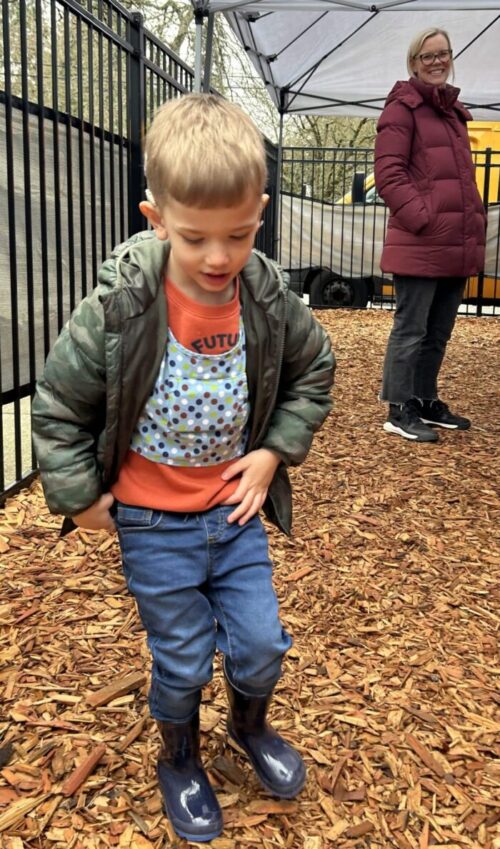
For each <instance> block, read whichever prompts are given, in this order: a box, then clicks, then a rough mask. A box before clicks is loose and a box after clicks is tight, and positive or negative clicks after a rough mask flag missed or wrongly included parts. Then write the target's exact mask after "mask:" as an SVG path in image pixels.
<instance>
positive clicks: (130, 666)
mask: <svg viewBox="0 0 500 849" xmlns="http://www.w3.org/2000/svg"><path fill="white" fill-rule="evenodd" d="M318 317H319V318H320V320H321V321H322V322H323V324H324V326H325V327H326V329H327V330H328V331H329V333H330V334H331V337H332V341H333V345H334V349H335V351H336V354H337V359H338V373H337V381H336V388H335V393H334V397H335V411H334V413H333V414H332V415H331V416H330V418H329V419H328V421H327V423H326V424H325V426H324V427H323V429H322V430H321V432H320V433H319V434H318V435H317V436H316V438H315V441H314V445H313V448H312V451H311V453H310V455H309V457H308V460H307V462H306V463H305V464H304V465H303V466H302V467H301V468H299V469H295V470H294V471H293V484H294V491H295V520H294V536H293V538H290V539H289V538H286V537H284V536H283V535H280V534H278V533H277V532H275V531H274V530H273V529H270V544H271V552H272V556H273V559H274V562H275V564H276V569H275V578H276V588H277V592H278V595H279V598H280V602H281V613H282V619H283V621H284V623H285V625H286V627H287V628H288V629H289V630H290V631H291V633H292V634H293V637H294V646H293V648H292V650H291V651H290V653H289V655H288V656H287V659H286V661H285V665H284V676H283V679H282V681H281V682H280V684H279V686H278V689H277V692H276V699H275V703H274V706H273V708H272V714H271V718H272V720H273V723H274V725H275V726H276V727H277V728H278V729H279V730H280V732H281V733H283V734H284V736H286V737H287V739H288V740H290V741H291V742H292V743H293V744H295V745H296V746H297V747H298V748H299V749H300V751H301V752H302V754H303V756H304V758H305V760H306V763H307V767H308V783H307V786H306V789H305V790H304V791H303V793H302V794H301V795H300V797H299V798H298V799H297V800H294V801H291V802H283V801H278V800H276V799H273V798H271V797H269V796H268V795H266V793H265V792H264V791H263V790H262V789H260V787H259V785H258V784H257V781H256V779H255V778H254V776H253V775H252V773H251V771H250V768H249V765H248V763H246V762H245V760H244V759H243V758H242V756H241V755H240V754H239V753H238V752H236V751H235V750H234V749H233V748H232V747H231V746H229V745H228V743H227V739H226V733H225V713H226V703H225V696H224V693H223V687H222V682H221V674H220V663H219V661H217V662H216V668H215V675H214V680H213V683H212V684H211V685H210V686H209V687H208V688H207V690H206V691H205V693H204V702H203V732H204V733H203V753H204V758H205V761H206V763H207V765H208V767H209V771H210V775H211V778H212V779H213V782H214V784H215V786H216V788H217V793H218V798H219V800H220V803H221V805H222V807H223V810H224V818H225V830H224V834H223V836H222V837H221V838H219V839H218V840H215V841H213V843H212V844H211V845H213V846H214V849H247V847H248V849H254V847H255V849H257V847H262V848H263V849H275V847H278V848H279V847H283V849H327V847H338V849H347V848H348V847H349V849H350V848H351V847H352V849H364V847H377V849H378V848H379V847H384V849H385V847H387V848H388V849H391V847H396V849H428V848H429V847H433V849H441V847H448V849H467V848H468V847H470V849H479V847H481V848H482V849H498V847H500V836H499V830H498V821H499V817H500V795H499V793H498V787H499V772H498V761H496V760H495V756H496V755H498V739H499V734H498V732H499V728H500V725H499V723H498V711H497V707H498V691H497V690H496V689H495V688H496V680H498V679H495V675H496V673H497V672H498V656H497V632H498V623H499V609H498V593H499V581H498V579H499V571H500V570H499V565H500V564H499V556H498V555H499V548H498V529H499V524H500V523H499V513H500V510H499V506H500V505H499V494H498V419H499V415H498V412H499V410H498V374H499V353H498V351H499V345H498V343H499V336H500V333H499V324H498V320H497V319H486V318H485V319H468V318H467V319H465V318H462V319H459V320H458V322H457V326H456V330H455V333H454V336H453V339H452V341H451V343H450V345H449V350H448V356H447V359H446V361H445V365H444V367H443V372H442V381H441V387H442V397H443V398H444V399H445V400H446V401H448V402H449V403H450V406H451V407H452V409H455V410H456V411H457V412H461V413H464V414H466V415H470V416H471V418H472V419H473V428H472V430H471V431H469V432H467V433H453V432H440V437H441V438H440V441H439V443H438V444H436V445H425V444H414V443H410V442H407V441H405V440H403V439H400V438H398V437H395V436H390V435H386V434H385V433H384V432H383V431H382V423H383V421H384V409H383V407H382V406H381V405H380V404H379V403H378V402H377V394H378V391H379V385H380V373H381V366H382V359H383V352H384V347H385V342H386V339H387V335H388V332H389V329H390V325H391V316H390V315H389V314H385V313H380V312H375V311H373V312H370V311H368V312H366V311H360V312H349V311H334V312H328V311H325V312H321V313H319V314H318ZM59 524H60V522H59V518H58V517H54V516H51V515H50V514H49V513H48V511H47V509H46V507H45V504H44V501H43V497H42V495H41V491H40V488H39V485H38V484H35V485H34V486H33V487H32V488H31V489H30V490H25V491H23V492H22V493H21V494H20V495H18V496H17V497H16V498H13V499H11V500H10V501H8V503H7V505H6V508H5V510H4V511H3V512H2V513H0V584H1V585H0V628H1V645H0V662H1V663H0V683H1V688H2V692H3V696H2V702H3V709H2V715H1V716H0V845H1V846H2V847H5V849H107V847H118V849H129V847H130V849H167V847H179V849H181V847H183V846H186V845H187V844H186V842H185V841H182V840H179V839H178V838H176V837H175V835H174V833H173V831H172V829H171V827H170V825H169V823H168V821H167V820H166V818H165V817H164V815H163V813H162V808H161V800H160V796H159V791H158V788H157V784H156V779H155V756H156V752H157V750H158V736H157V733H156V730H155V728H154V724H153V722H152V721H151V720H150V719H149V717H148V713H147V702H146V694H147V678H148V674H149V663H148V652H147V648H146V644H145V639H144V632H143V631H142V629H141V625H140V622H139V621H138V618H137V615H136V612H135V607H134V603H133V601H132V599H131V598H130V597H129V596H128V594H127V592H126V590H125V585H124V580H123V577H122V573H121V570H120V561H119V553H118V546H117V542H116V539H115V538H114V537H108V536H107V535H106V534H97V535H91V534H86V533H83V532H77V533H73V534H70V535H69V536H68V537H66V538H64V539H62V540H61V539H60V538H59V535H58V529H59Z"/></svg>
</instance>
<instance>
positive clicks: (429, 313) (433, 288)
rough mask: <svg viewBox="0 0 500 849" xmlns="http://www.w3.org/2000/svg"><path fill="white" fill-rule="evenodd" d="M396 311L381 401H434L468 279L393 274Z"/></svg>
mask: <svg viewBox="0 0 500 849" xmlns="http://www.w3.org/2000/svg"><path fill="white" fill-rule="evenodd" d="M394 286H395V289H396V312H395V314H394V324H393V327H392V331H391V334H390V336H389V342H388V344H387V351H386V354H385V361H384V375H383V379H382V391H381V393H380V400H381V401H389V403H390V404H404V402H405V401H408V400H409V399H410V398H421V399H423V400H425V401H433V400H435V399H436V398H437V397H438V388H437V378H438V374H439V370H440V368H441V364H442V362H443V359H444V354H445V351H446V345H447V344H448V340H449V338H450V336H451V332H452V330H453V327H454V324H455V319H456V316H457V312H458V308H459V306H460V303H461V301H462V297H463V293H464V286H465V277H443V278H430V277H403V276H400V275H397V274H395V275H394Z"/></svg>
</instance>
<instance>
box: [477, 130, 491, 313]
mask: <svg viewBox="0 0 500 849" xmlns="http://www.w3.org/2000/svg"><path fill="white" fill-rule="evenodd" d="M490 169H491V147H487V148H486V150H485V156H484V187H483V204H484V208H485V210H486V214H488V204H489V196H490ZM483 296H484V270H483V271H480V272H479V274H478V275H477V307H476V315H477V316H480V315H482V314H483Z"/></svg>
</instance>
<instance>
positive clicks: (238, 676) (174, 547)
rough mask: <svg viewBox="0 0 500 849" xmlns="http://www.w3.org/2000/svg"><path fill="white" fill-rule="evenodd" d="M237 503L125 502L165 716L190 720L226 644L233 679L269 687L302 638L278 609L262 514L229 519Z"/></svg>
mask: <svg viewBox="0 0 500 849" xmlns="http://www.w3.org/2000/svg"><path fill="white" fill-rule="evenodd" d="M233 509H234V507H229V506H227V507H223V506H219V507H214V508H213V509H212V510H208V511H207V512H205V513H171V512H162V511H161V510H149V509H146V508H142V507H130V506H128V505H125V504H120V503H118V504H117V507H116V515H115V521H116V526H117V529H118V535H119V539H120V546H121V551H122V559H123V569H124V573H125V578H126V580H127V585H128V588H129V590H130V592H131V593H132V595H134V596H135V599H136V602H137V607H138V609H139V615H140V617H141V620H142V623H143V625H144V628H145V629H146V632H147V638H148V645H149V648H150V651H151V654H152V657H153V668H152V676H151V689H150V693H149V705H150V710H151V715H152V716H153V717H154V718H155V719H159V720H163V721H167V722H169V721H170V722H172V721H173V722H176V721H177V722H181V721H184V720H185V719H187V718H188V717H190V716H191V715H192V714H193V713H194V711H195V710H196V708H197V707H198V705H199V702H200V690H201V688H202V687H203V686H204V685H205V684H207V683H208V682H209V681H210V680H211V678H212V664H213V658H214V654H215V651H216V649H219V650H220V651H221V652H223V654H224V655H225V666H226V669H227V674H228V676H229V678H230V680H231V682H232V683H233V684H234V685H235V686H236V687H237V688H238V689H240V690H242V691H243V692H244V693H247V694H249V695H255V696H260V695H265V694H268V693H270V692H271V690H272V688H273V687H274V685H275V684H276V682H277V681H278V679H279V677H280V675H281V660H282V657H283V655H284V653H285V652H286V651H287V650H288V649H289V648H290V646H291V644H292V641H291V638H290V637H289V635H288V634H287V633H286V631H285V630H284V629H283V628H282V626H281V623H280V620H279V617H278V600H277V598H276V593H275V592H274V589H273V584H272V563H271V561H270V559H269V555H268V544H267V536H266V533H265V530H264V527H263V525H262V522H261V520H260V519H259V517H258V516H254V517H253V518H252V519H251V520H250V521H248V522H247V523H246V524H245V525H243V526H241V527H240V526H239V525H238V524H237V523H233V524H229V523H228V521H227V517H228V515H229V513H231V511H232V510H233Z"/></svg>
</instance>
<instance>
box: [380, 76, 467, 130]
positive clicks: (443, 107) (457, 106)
mask: <svg viewBox="0 0 500 849" xmlns="http://www.w3.org/2000/svg"><path fill="white" fill-rule="evenodd" d="M459 94H460V89H459V88H456V86H452V85H448V84H447V85H445V86H443V87H442V88H439V87H438V86H433V85H428V84H427V83H424V82H422V80H419V79H417V77H410V79H409V80H398V81H397V83H395V85H394V86H393V87H392V89H391V91H390V92H389V94H388V96H387V100H386V105H387V104H388V103H392V102H393V101H399V103H403V104H404V105H405V106H407V107H408V108H409V109H417V107H418V106H421V105H422V103H428V104H429V106H432V108H433V109H435V110H436V112H445V111H447V110H449V109H454V110H455V112H457V113H458V114H459V115H460V117H461V118H462V120H463V121H472V115H471V114H470V112H469V111H468V109H466V108H465V106H463V104H462V103H460V101H459V100H458V95H459Z"/></svg>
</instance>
